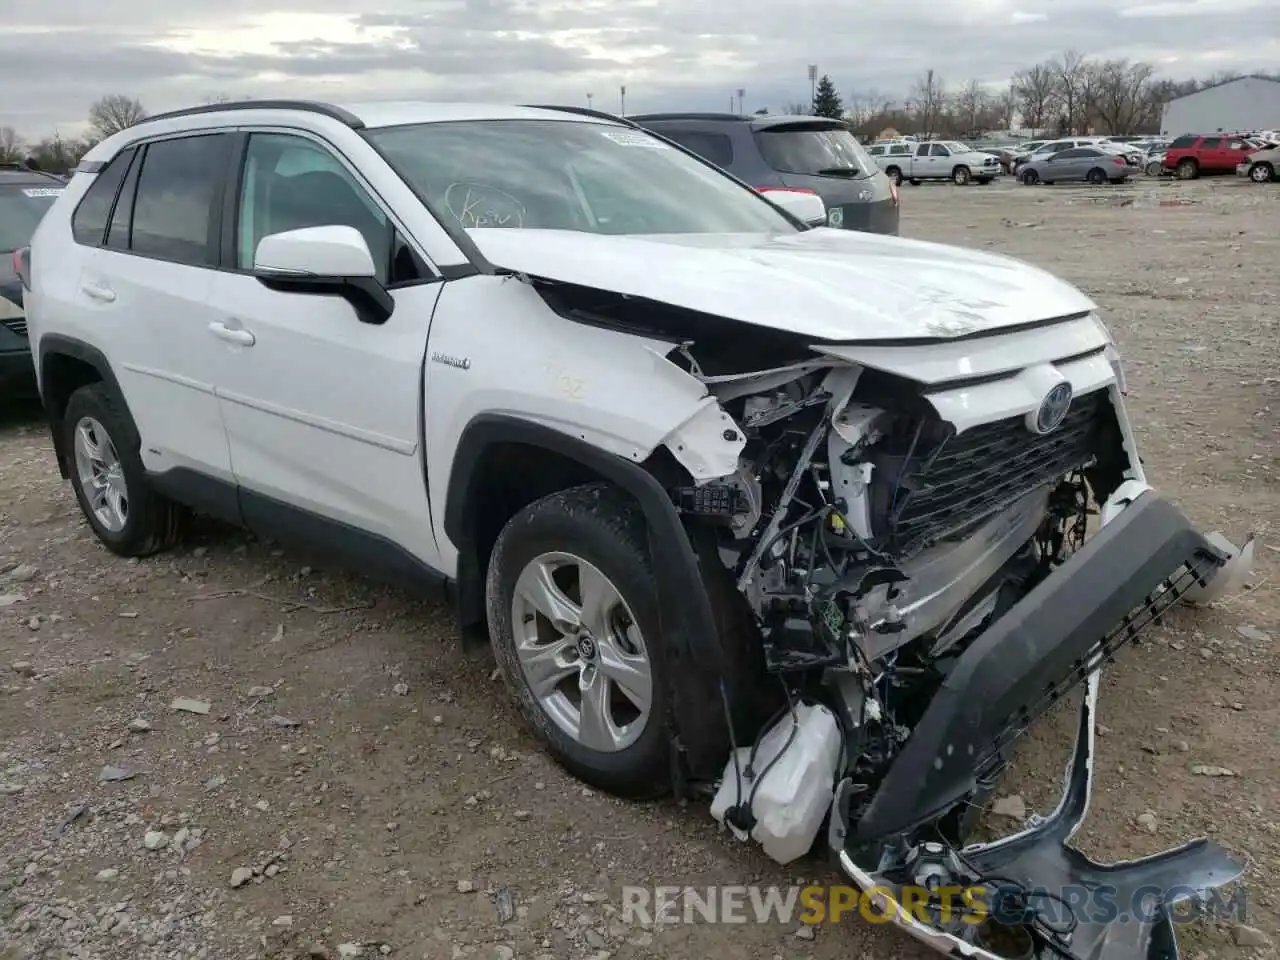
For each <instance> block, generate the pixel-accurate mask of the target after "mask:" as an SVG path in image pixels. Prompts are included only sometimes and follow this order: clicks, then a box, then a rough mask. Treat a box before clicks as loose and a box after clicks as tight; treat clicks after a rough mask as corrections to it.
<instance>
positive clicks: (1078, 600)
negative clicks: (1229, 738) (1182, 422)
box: [857, 493, 1227, 841]
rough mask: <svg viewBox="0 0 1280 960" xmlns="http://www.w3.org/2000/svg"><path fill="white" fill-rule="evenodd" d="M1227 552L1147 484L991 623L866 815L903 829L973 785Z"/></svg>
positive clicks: (865, 835)
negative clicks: (1040, 718)
mask: <svg viewBox="0 0 1280 960" xmlns="http://www.w3.org/2000/svg"><path fill="white" fill-rule="evenodd" d="M1226 559H1227V558H1226V557H1225V556H1224V555H1223V554H1222V553H1220V552H1219V551H1218V550H1216V549H1215V548H1214V547H1213V546H1211V545H1210V544H1209V543H1208V541H1207V540H1205V538H1204V537H1203V536H1202V535H1201V534H1200V533H1199V532H1198V531H1197V530H1196V529H1195V528H1194V527H1192V526H1191V523H1190V522H1189V521H1188V520H1187V518H1186V517H1185V516H1183V514H1182V513H1181V511H1179V510H1178V508H1177V507H1175V506H1174V505H1173V504H1171V503H1169V502H1168V501H1167V500H1162V499H1161V498H1160V497H1158V496H1157V495H1156V494H1154V493H1146V494H1144V495H1143V496H1141V497H1139V498H1138V499H1137V500H1135V501H1134V502H1133V503H1131V504H1130V505H1128V506H1127V507H1125V508H1124V509H1123V510H1122V511H1121V512H1120V513H1119V515H1117V516H1116V517H1115V518H1114V519H1113V520H1112V521H1111V522H1110V523H1108V524H1107V525H1106V526H1105V527H1103V528H1102V529H1101V530H1099V531H1098V532H1097V533H1096V534H1095V535H1094V536H1093V537H1092V538H1090V539H1089V541H1088V542H1087V543H1086V544H1085V545H1084V547H1082V548H1081V549H1080V550H1078V551H1077V552H1076V553H1075V554H1074V555H1073V556H1072V557H1071V558H1070V559H1069V560H1068V561H1067V562H1066V563H1064V564H1063V565H1062V566H1061V567H1060V568H1059V569H1058V570H1056V571H1055V572H1054V573H1053V574H1052V575H1050V576H1049V577H1048V578H1047V579H1046V580H1045V581H1044V582H1043V583H1041V584H1040V585H1039V586H1037V587H1036V588H1035V589H1034V590H1032V591H1031V592H1030V593H1029V594H1027V596H1026V597H1024V598H1023V599H1022V600H1021V601H1020V602H1019V603H1018V604H1017V605H1016V606H1015V607H1014V608H1013V609H1012V610H1010V611H1009V612H1008V613H1006V614H1005V615H1004V616H1003V617H1001V618H1000V619H999V620H997V621H996V622H995V624H994V625H993V626H992V627H991V629H989V630H987V631H986V632H985V633H983V634H982V635H981V636H980V637H979V638H978V639H977V640H976V641H975V642H974V644H973V645H972V646H971V647H970V648H969V649H968V650H966V651H965V652H964V654H963V655H962V656H961V657H960V658H959V660H958V661H957V662H956V664H955V666H954V668H953V669H952V671H951V673H950V674H949V675H948V676H947V679H946V680H945V681H943V683H942V686H941V688H940V689H939V690H938V693H937V694H936V695H935V696H934V698H933V700H932V701H931V702H930V704H929V707H928V709H927V710H926V711H925V714H924V716H923V717H922V718H921V720H920V722H919V723H918V724H917V725H916V727H915V729H914V730H913V731H912V733H911V737H910V739H909V740H908V741H907V743H906V745H905V746H904V747H903V750H902V752H901V753H900V754H899V756H898V758H897V760H896V761H895V762H894V764H893V766H892V767H891V768H890V770H889V772H888V775H887V776H886V777H885V778H884V780H883V781H882V782H881V785H880V788H879V790H878V791H877V793H876V795H875V797H874V798H873V799H872V801H871V803H870V805H869V806H868V807H867V809H866V812H865V814H864V815H863V817H862V818H861V820H860V821H859V823H858V827H857V830H858V838H859V839H861V840H863V841H870V840H876V839H879V838H882V837H887V836H890V835H893V834H897V833H902V832H904V831H906V830H908V829H910V828H912V827H914V826H916V825H918V824H920V823H923V822H926V821H928V820H931V819H933V818H934V817H937V816H939V815H941V814H942V813H943V812H944V811H945V810H947V809H948V808H949V807H951V806H952V805H954V804H955V803H957V802H958V801H960V800H962V799H964V798H965V797H966V796H967V795H969V794H970V793H972V792H973V791H974V789H975V787H976V785H977V779H978V777H979V776H980V775H981V774H982V773H984V772H986V771H987V770H989V769H991V768H993V767H995V766H996V765H998V759H999V757H1000V755H1001V754H1002V753H1003V752H1004V751H1005V750H1006V748H1007V747H1008V746H1009V745H1010V743H1011V742H1012V741H1013V740H1014V739H1015V738H1016V737H1017V736H1018V735H1019V734H1021V733H1022V732H1023V731H1024V730H1025V729H1026V728H1027V726H1028V725H1029V724H1030V723H1031V722H1032V721H1033V720H1035V719H1036V717H1038V716H1039V715H1040V714H1042V713H1044V712H1045V711H1046V710H1048V709H1049V707H1051V706H1052V705H1053V703H1054V702H1055V701H1056V700H1058V699H1059V698H1061V697H1062V696H1063V695H1064V694H1065V693H1067V692H1068V691H1069V690H1070V689H1071V688H1072V687H1074V686H1076V685H1077V684H1078V683H1080V682H1082V681H1083V680H1084V679H1085V677H1086V676H1087V675H1088V673H1089V672H1091V671H1092V670H1093V669H1096V667H1098V666H1099V665H1100V664H1101V663H1103V662H1105V661H1107V660H1109V659H1110V658H1112V657H1113V656H1114V654H1115V653H1116V651H1117V650H1118V649H1119V648H1120V647H1122V646H1124V645H1125V644H1126V643H1127V642H1128V641H1129V640H1131V639H1133V638H1134V637H1136V636H1137V635H1138V633H1140V632H1141V631H1142V630H1143V629H1145V628H1146V627H1147V626H1148V625H1150V623H1151V622H1152V621H1153V620H1155V619H1156V618H1157V617H1158V616H1159V615H1160V613H1161V612H1162V611H1163V610H1165V609H1167V608H1168V607H1169V606H1171V605H1172V604H1174V603H1176V602H1177V600H1178V599H1179V598H1180V597H1181V596H1182V595H1183V594H1184V593H1185V592H1186V591H1187V590H1189V589H1190V588H1191V587H1192V586H1193V585H1195V584H1197V583H1200V584H1202V585H1203V584H1205V583H1207V582H1208V581H1209V580H1211V579H1213V576H1214V575H1215V574H1216V573H1217V572H1218V570H1219V569H1220V568H1221V566H1222V565H1223V563H1225V562H1226Z"/></svg>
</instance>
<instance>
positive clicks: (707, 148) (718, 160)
mask: <svg viewBox="0 0 1280 960" xmlns="http://www.w3.org/2000/svg"><path fill="white" fill-rule="evenodd" d="M661 133H662V135H663V136H664V137H666V138H667V139H668V140H674V141H675V142H676V143H678V144H680V146H682V147H684V148H685V149H686V150H692V151H693V152H694V153H696V154H697V155H698V156H700V157H702V158H703V159H704V160H710V161H711V162H712V163H714V164H715V165H716V166H717V167H728V166H729V165H730V164H732V163H733V141H731V140H730V139H729V137H728V136H727V135H726V134H723V133H704V132H702V131H700V130H665V131H661Z"/></svg>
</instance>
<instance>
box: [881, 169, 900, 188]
mask: <svg viewBox="0 0 1280 960" xmlns="http://www.w3.org/2000/svg"><path fill="white" fill-rule="evenodd" d="M885 175H886V176H887V177H888V178H889V179H890V180H892V181H893V185H894V186H895V187H900V186H902V171H901V170H899V169H898V168H897V167H890V168H889V169H888V170H886V171H885Z"/></svg>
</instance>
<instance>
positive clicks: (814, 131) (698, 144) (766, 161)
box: [627, 113, 898, 235]
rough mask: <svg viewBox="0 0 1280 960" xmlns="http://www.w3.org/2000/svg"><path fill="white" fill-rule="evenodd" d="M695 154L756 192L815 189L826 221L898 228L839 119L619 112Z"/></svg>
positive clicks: (879, 174)
mask: <svg viewBox="0 0 1280 960" xmlns="http://www.w3.org/2000/svg"><path fill="white" fill-rule="evenodd" d="M627 119H628V120H630V121H631V122H632V123H635V124H638V125H639V126H641V127H644V128H645V129H646V130H649V131H650V132H652V133H656V134H658V135H659V136H661V137H666V138H667V139H668V140H671V141H673V142H674V143H677V144H679V145H680V146H682V147H684V148H685V149H686V150H689V151H691V152H693V153H696V154H697V155H698V156H700V157H702V158H703V159H704V160H708V161H710V162H711V163H714V164H715V165H716V166H718V167H720V168H721V169H723V170H726V171H728V172H729V173H731V174H733V176H735V177H737V178H738V179H739V180H741V181H743V182H744V183H746V184H748V185H749V186H752V187H755V188H756V189H757V190H759V191H760V192H761V193H764V194H766V195H767V194H768V193H769V192H770V191H786V190H795V191H802V192H804V193H815V194H817V195H818V196H819V197H821V198H822V200H823V202H824V203H825V204H826V205H827V226H829V227H842V228H844V229H846V230H863V231H866V232H869V233H887V234H894V235H896V234H897V233H898V189H897V187H895V186H894V185H893V183H892V182H891V181H890V180H889V178H888V177H887V176H885V174H884V172H883V171H882V170H881V169H880V168H879V167H877V166H876V164H875V161H874V160H872V159H871V156H870V154H868V153H867V151H866V149H865V148H864V147H863V146H862V144H860V143H859V142H858V140H857V138H856V137H854V135H853V134H852V133H850V132H849V128H848V127H847V126H846V125H845V124H844V123H842V122H841V121H839V120H830V119H827V118H826V117H810V116H791V115H787V116H769V115H764V116H761V115H756V116H739V115H737V114H732V113H652V114H644V115H641V116H630V117H627Z"/></svg>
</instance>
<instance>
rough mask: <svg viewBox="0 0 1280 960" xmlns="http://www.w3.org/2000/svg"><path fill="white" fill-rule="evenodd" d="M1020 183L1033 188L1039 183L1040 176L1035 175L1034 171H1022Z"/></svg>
mask: <svg viewBox="0 0 1280 960" xmlns="http://www.w3.org/2000/svg"><path fill="white" fill-rule="evenodd" d="M1022 182H1023V183H1024V184H1026V185H1027V186H1028V187H1034V186H1035V185H1036V184H1037V183H1039V182H1040V174H1038V173H1036V172H1035V171H1034V170H1023V171H1022Z"/></svg>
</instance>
